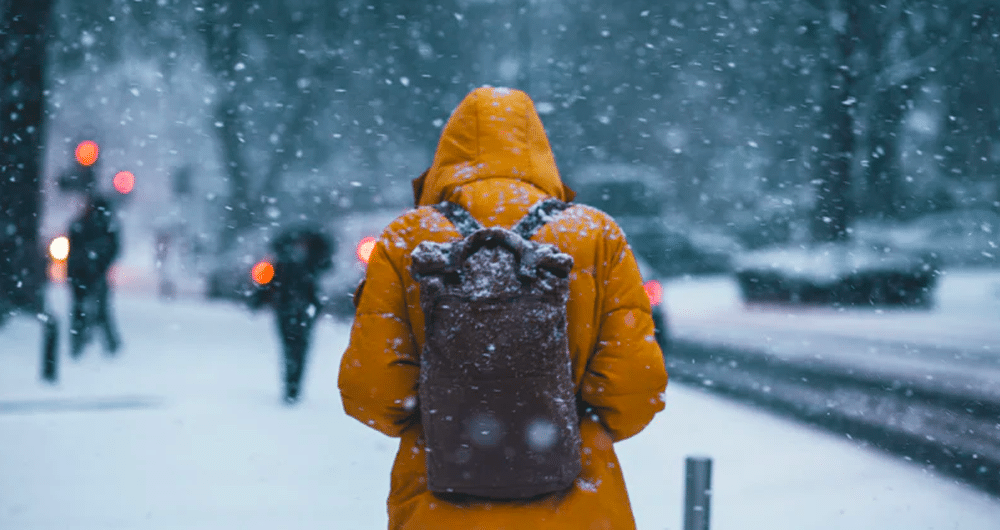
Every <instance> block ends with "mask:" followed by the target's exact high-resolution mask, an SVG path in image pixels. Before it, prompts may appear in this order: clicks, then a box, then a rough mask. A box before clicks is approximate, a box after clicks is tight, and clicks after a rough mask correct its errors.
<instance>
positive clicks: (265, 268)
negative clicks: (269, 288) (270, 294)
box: [250, 261, 274, 285]
mask: <svg viewBox="0 0 1000 530" xmlns="http://www.w3.org/2000/svg"><path fill="white" fill-rule="evenodd" d="M250 277H251V278H253V281H254V283H256V284H257V285H266V284H267V283H269V282H270V281H271V280H273V279H274V266H273V265H271V264H270V263H268V262H267V261H259V262H257V264H256V265H254V266H253V269H250Z"/></svg>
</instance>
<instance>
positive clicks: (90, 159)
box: [75, 140, 101, 166]
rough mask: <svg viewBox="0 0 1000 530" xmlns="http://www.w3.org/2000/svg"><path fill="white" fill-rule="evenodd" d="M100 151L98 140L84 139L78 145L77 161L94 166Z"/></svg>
mask: <svg viewBox="0 0 1000 530" xmlns="http://www.w3.org/2000/svg"><path fill="white" fill-rule="evenodd" d="M100 151H101V149H100V147H98V146H97V142H94V141H91V140H84V141H82V142H80V143H79V144H77V146H76V153H75V155H76V161H77V162H79V163H80V164H82V165H85V166H92V165H94V162H97V156H98V154H99V153H100Z"/></svg>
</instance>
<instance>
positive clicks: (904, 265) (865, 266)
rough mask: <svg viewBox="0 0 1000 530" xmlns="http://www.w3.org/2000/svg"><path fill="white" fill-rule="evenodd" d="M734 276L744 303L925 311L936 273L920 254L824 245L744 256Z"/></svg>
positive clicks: (738, 260) (780, 249) (854, 244)
mask: <svg viewBox="0 0 1000 530" xmlns="http://www.w3.org/2000/svg"><path fill="white" fill-rule="evenodd" d="M735 274H736V279H737V281H738V283H739V286H740V291H741V293H742V295H743V299H744V300H745V301H747V302H787V303H799V304H822V305H851V306H855V305H904V306H924V307H927V306H930V305H931V304H932V303H933V292H934V288H935V286H936V284H937V278H938V275H939V268H938V266H937V265H936V264H935V263H934V262H933V261H931V260H929V259H928V258H927V257H926V256H922V255H918V254H912V253H907V252H878V251H876V250H873V249H872V248H871V247H869V246H867V245H861V244H857V243H826V244H820V245H814V246H806V245H801V246H793V247H770V248H766V249H761V250H757V251H752V252H747V253H745V254H742V255H741V256H739V258H738V259H737V261H736V265H735Z"/></svg>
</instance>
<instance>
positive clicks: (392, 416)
mask: <svg viewBox="0 0 1000 530" xmlns="http://www.w3.org/2000/svg"><path fill="white" fill-rule="evenodd" d="M384 240H385V238H382V240H381V241H380V242H379V244H378V245H377V246H376V247H375V250H374V252H373V253H372V257H371V260H370V262H369V264H368V271H367V274H366V277H365V287H364V290H363V292H362V291H360V290H359V292H358V295H359V296H360V300H358V301H357V302H356V303H357V310H356V313H355V316H354V324H353V325H352V327H351V337H350V342H349V343H348V345H347V350H346V351H345V352H344V356H343V358H342V359H341V362H340V375H339V381H338V386H339V387H340V396H341V399H342V400H343V404H344V410H345V411H346V412H347V414H349V415H350V416H353V417H354V418H355V419H357V420H358V421H360V422H362V423H364V424H365V425H368V426H370V427H372V428H374V429H376V430H378V431H381V432H382V433H385V434H387V435H389V436H400V434H401V433H402V431H403V430H404V429H406V428H407V427H408V426H410V425H411V424H412V423H414V422H416V421H419V408H418V407H417V380H418V377H419V373H420V363H419V358H418V356H417V354H416V346H415V340H414V337H413V332H412V331H411V328H410V322H409V317H408V313H407V306H406V297H405V293H404V283H403V279H402V276H401V274H400V272H399V271H398V270H397V269H396V266H395V265H394V264H393V263H392V261H391V260H390V259H389V255H388V253H387V250H386V246H385V243H384Z"/></svg>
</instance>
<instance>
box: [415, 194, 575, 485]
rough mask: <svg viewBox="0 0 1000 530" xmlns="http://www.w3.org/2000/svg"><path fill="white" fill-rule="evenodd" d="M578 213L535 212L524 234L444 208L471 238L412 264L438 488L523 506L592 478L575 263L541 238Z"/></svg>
mask: <svg viewBox="0 0 1000 530" xmlns="http://www.w3.org/2000/svg"><path fill="white" fill-rule="evenodd" d="M568 206H569V205H568V204H566V203H564V202H562V201H558V200H555V199H547V200H543V201H541V202H539V203H537V204H536V205H534V206H532V207H531V209H530V211H529V212H528V214H527V215H526V216H525V217H524V218H523V219H522V220H521V221H520V222H518V224H517V225H516V226H514V227H513V228H512V229H510V230H508V229H505V228H499V227H493V228H482V227H481V225H480V224H479V223H478V222H477V221H476V220H475V219H474V218H473V217H472V216H471V215H470V214H469V213H468V212H467V211H466V210H464V209H463V208H462V207H461V206H458V205H457V204H453V203H448V202H444V203H441V204H438V205H436V206H435V207H434V208H435V209H437V211H438V212H440V213H441V214H442V215H444V216H445V217H446V218H448V220H450V221H451V222H452V224H454V225H455V227H456V229H458V231H459V233H461V234H462V236H463V238H462V239H456V240H453V241H450V242H447V243H435V242H429V241H425V242H422V243H420V245H418V246H417V248H416V249H415V250H414V251H413V253H412V255H411V256H412V265H411V268H410V272H411V274H412V275H413V277H414V278H415V279H416V280H417V281H418V282H419V284H420V305H421V309H422V310H423V313H424V319H425V323H426V324H425V325H426V327H425V331H426V341H425V344H424V349H423V352H422V354H421V362H420V386H419V395H420V414H421V423H422V425H423V429H424V438H425V441H426V461H427V479H428V488H429V489H430V490H431V491H433V492H436V493H442V494H460V495H472V496H477V497H487V498H493V499H523V498H528V497H534V496H537V495H542V494H546V493H551V492H555V491H561V490H564V489H566V488H568V487H569V486H570V485H572V484H573V481H574V480H575V479H576V477H577V476H578V475H579V474H580V470H581V464H580V431H579V423H580V419H579V415H578V412H577V405H576V398H575V393H574V389H573V377H572V369H571V361H570V355H569V341H568V336H567V329H566V326H567V323H566V301H567V299H568V296H569V272H570V269H571V268H572V267H573V258H572V256H570V255H568V254H565V253H562V252H560V251H559V250H558V249H557V248H556V247H555V246H553V245H548V244H542V243H536V242H534V241H531V237H532V235H533V234H534V233H535V232H536V231H537V230H538V229H539V228H541V227H542V226H543V225H544V224H545V223H546V222H548V221H550V220H552V219H553V218H554V217H555V216H558V215H559V214H560V213H561V212H562V211H563V210H564V209H566V208H567V207H568Z"/></svg>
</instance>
